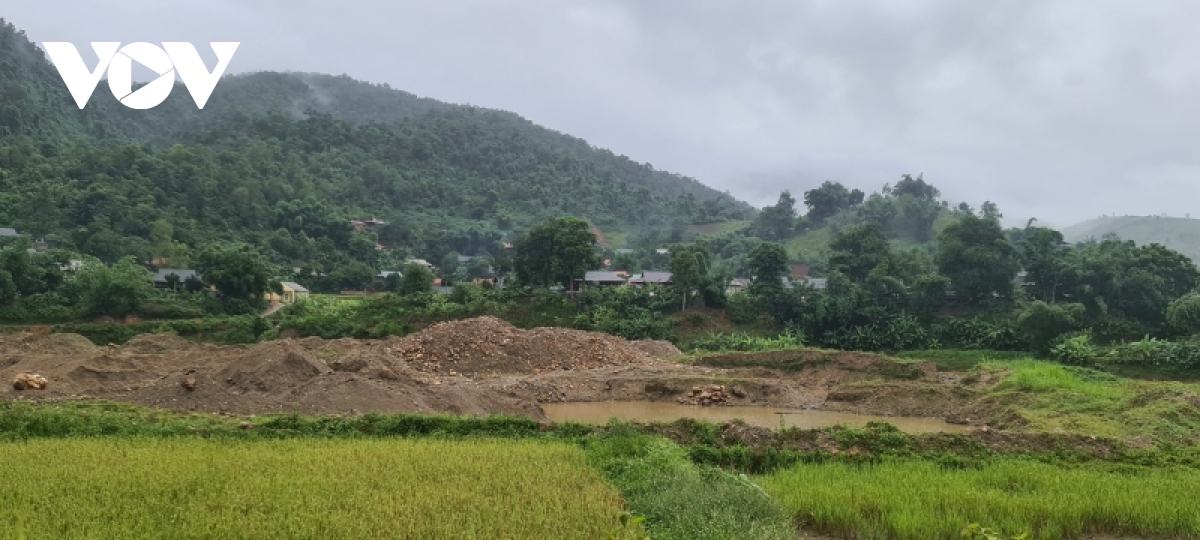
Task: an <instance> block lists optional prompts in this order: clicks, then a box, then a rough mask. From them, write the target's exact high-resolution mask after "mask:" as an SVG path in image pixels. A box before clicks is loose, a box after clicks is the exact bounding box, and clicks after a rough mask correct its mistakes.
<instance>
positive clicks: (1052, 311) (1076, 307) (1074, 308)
mask: <svg viewBox="0 0 1200 540" xmlns="http://www.w3.org/2000/svg"><path fill="white" fill-rule="evenodd" d="M1083 312H1084V307H1083V305H1082V304H1063V305H1059V304H1053V305H1051V304H1047V303H1045V302H1042V301H1041V300H1038V301H1036V302H1034V303H1032V304H1030V305H1029V307H1028V308H1025V311H1024V312H1022V313H1021V316H1020V317H1018V318H1017V328H1018V329H1019V330H1020V332H1021V334H1022V336H1023V337H1024V338H1025V339H1026V341H1027V342H1028V343H1029V346H1030V347H1032V348H1033V350H1034V351H1036V352H1039V353H1046V352H1049V351H1050V348H1051V347H1053V346H1054V340H1055V338H1057V337H1058V336H1061V335H1063V334H1065V333H1067V332H1070V331H1072V330H1076V329H1077V328H1078V325H1079V318H1080V317H1081V316H1082V315H1083Z"/></svg>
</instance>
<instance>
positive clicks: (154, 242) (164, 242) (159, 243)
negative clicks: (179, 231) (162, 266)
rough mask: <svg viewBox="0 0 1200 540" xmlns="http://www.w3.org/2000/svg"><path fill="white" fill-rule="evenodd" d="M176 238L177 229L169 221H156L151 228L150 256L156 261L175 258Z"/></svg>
mask: <svg viewBox="0 0 1200 540" xmlns="http://www.w3.org/2000/svg"><path fill="white" fill-rule="evenodd" d="M174 237H175V228H174V227H172V226H171V223H170V222H169V221H167V220H165V219H160V220H158V221H155V222H154V225H152V226H151V227H150V254H151V255H152V256H154V258H156V259H170V258H171V257H173V256H175V240H174ZM155 264H158V263H155Z"/></svg>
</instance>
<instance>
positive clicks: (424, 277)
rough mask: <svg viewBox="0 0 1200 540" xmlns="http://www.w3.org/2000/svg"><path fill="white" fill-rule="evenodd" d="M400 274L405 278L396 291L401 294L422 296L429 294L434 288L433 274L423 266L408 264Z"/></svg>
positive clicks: (401, 279)
mask: <svg viewBox="0 0 1200 540" xmlns="http://www.w3.org/2000/svg"><path fill="white" fill-rule="evenodd" d="M400 273H401V274H403V276H402V277H401V278H400V282H399V283H398V284H397V288H396V289H395V291H396V292H397V293H399V294H402V295H405V296H409V295H413V294H420V293H423V292H429V289H430V287H433V272H432V271H431V270H429V268H428V267H427V266H425V265H423V264H420V263H415V262H411V263H408V264H406V265H404V269H403V270H401V272H400Z"/></svg>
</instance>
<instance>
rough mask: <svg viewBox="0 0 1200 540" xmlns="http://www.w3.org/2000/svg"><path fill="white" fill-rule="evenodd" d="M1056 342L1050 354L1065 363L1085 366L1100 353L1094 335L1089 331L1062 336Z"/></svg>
mask: <svg viewBox="0 0 1200 540" xmlns="http://www.w3.org/2000/svg"><path fill="white" fill-rule="evenodd" d="M1056 342H1057V343H1056V344H1055V345H1054V346H1053V347H1051V348H1050V355H1051V356H1053V357H1054V359H1056V360H1058V361H1059V362H1062V363H1064V364H1068V365H1072V366H1084V365H1087V364H1090V363H1091V362H1092V360H1093V359H1094V358H1096V357H1097V356H1099V355H1100V351H1099V349H1097V348H1096V346H1095V345H1093V344H1092V337H1091V336H1090V335H1089V334H1087V333H1082V334H1075V335H1064V336H1060V338H1059V339H1057V340H1056Z"/></svg>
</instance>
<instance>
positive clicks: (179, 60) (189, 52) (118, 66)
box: [42, 41, 239, 109]
mask: <svg viewBox="0 0 1200 540" xmlns="http://www.w3.org/2000/svg"><path fill="white" fill-rule="evenodd" d="M42 45H43V46H45V48H46V53H47V54H49V55H50V60H51V61H52V62H54V66H55V67H57V68H58V74H59V75H62V78H63V82H65V83H67V90H69V91H70V92H71V97H73V98H75V104H76V105H79V108H80V109H82V108H83V106H84V105H87V102H88V99H90V98H91V97H92V91H94V90H95V89H96V85H97V84H100V78H101V77H103V76H104V71H105V69H107V70H108V88H109V89H110V90H112V93H113V96H114V97H116V98H117V99H118V100H120V101H121V103H123V104H124V105H125V106H126V107H129V108H131V109H149V108H151V107H154V106H155V105H158V104H159V103H162V102H163V100H165V99H167V96H168V95H170V94H171V88H172V87H174V86H175V72H176V71H178V72H179V78H180V79H183V85H184V86H185V87H187V89H188V92H189V93H191V94H192V99H193V100H195V101H196V107H197V108H200V109H203V108H204V104H205V103H208V97H209V96H211V95H212V91H213V88H216V87H217V81H219V80H221V75H222V74H223V73H225V68H226V66H228V65H229V59H231V58H233V53H234V52H235V51H237V48H238V45H239V43H238V42H217V43H209V46H211V47H212V50H213V52H214V53H216V55H217V67H216V68H214V69H213V70H212V71H211V72H209V71H208V68H206V67H204V61H203V60H201V59H200V54H199V53H197V52H196V48H195V47H193V46H192V44H191V43H185V42H164V43H163V44H162V48H161V49H160V48H158V47H157V46H155V45H151V44H149V43H143V42H139V43H130V44H128V45H126V46H124V47H121V43H120V42H108V41H104V42H92V50H93V51H96V58H98V59H99V60H100V61H99V62H97V63H96V69H94V70H91V71H88V68H87V66H85V65H84V64H83V58H82V57H80V56H79V51H78V50H76V49H75V46H74V45H72V44H70V43H67V42H61V41H58V42H45V43H42ZM118 47H120V49H118ZM163 49H166V50H165V51H164V50H163ZM134 60H137V62H138V63H139V64H142V65H143V66H146V67H148V68H150V69H151V70H153V71H154V72H155V73H157V74H158V78H157V79H154V80H153V81H151V82H150V83H149V84H147V85H145V86H143V87H141V88H138V89H137V91H136V92H134V91H133V61H134Z"/></svg>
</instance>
